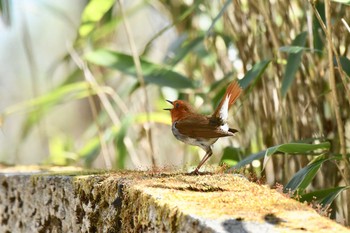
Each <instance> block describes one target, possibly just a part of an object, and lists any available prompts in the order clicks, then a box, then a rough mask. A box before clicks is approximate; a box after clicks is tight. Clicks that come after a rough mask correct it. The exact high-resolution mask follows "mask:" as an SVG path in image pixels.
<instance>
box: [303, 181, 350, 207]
mask: <svg viewBox="0 0 350 233" xmlns="http://www.w3.org/2000/svg"><path fill="white" fill-rule="evenodd" d="M349 188H350V186H339V187H335V188H329V189H321V190H316V191H314V192H310V193H306V194H303V195H300V199H299V201H300V202H305V201H306V202H313V201H316V202H317V203H319V204H321V205H322V206H323V207H327V206H329V205H330V204H332V202H333V201H334V200H335V198H336V197H337V196H338V195H339V194H340V193H341V192H343V191H344V190H347V189H349Z"/></svg>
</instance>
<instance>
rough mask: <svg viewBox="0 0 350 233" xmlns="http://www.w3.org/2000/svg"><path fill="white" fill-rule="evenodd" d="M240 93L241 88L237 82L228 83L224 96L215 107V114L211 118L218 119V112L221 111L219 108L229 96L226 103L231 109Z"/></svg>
mask: <svg viewBox="0 0 350 233" xmlns="http://www.w3.org/2000/svg"><path fill="white" fill-rule="evenodd" d="M241 93H242V88H241V87H240V86H239V84H238V82H237V81H233V82H231V83H230V85H229V86H228V87H227V89H226V92H225V95H224V96H223V97H222V99H221V101H220V103H219V105H218V106H217V107H216V109H215V112H214V113H213V115H212V116H213V117H217V118H218V117H219V112H220V109H221V106H222V105H223V103H224V101H225V99H226V96H228V95H230V99H229V102H228V108H230V107H231V105H232V104H234V103H235V102H236V100H237V99H238V97H239V96H240V95H241Z"/></svg>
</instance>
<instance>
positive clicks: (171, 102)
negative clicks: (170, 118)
mask: <svg viewBox="0 0 350 233" xmlns="http://www.w3.org/2000/svg"><path fill="white" fill-rule="evenodd" d="M166 101H167V102H169V103H170V104H173V101H170V100H166ZM171 109H172V108H164V109H163V110H168V111H170V110H171Z"/></svg>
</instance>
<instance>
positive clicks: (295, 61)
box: [281, 32, 307, 97]
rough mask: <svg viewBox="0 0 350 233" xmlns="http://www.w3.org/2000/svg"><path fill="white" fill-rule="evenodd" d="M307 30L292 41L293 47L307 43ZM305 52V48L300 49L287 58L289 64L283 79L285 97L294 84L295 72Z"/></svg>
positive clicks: (283, 95)
mask: <svg viewBox="0 0 350 233" xmlns="http://www.w3.org/2000/svg"><path fill="white" fill-rule="evenodd" d="M306 36H307V33H306V32H302V33H300V34H299V35H297V36H296V37H295V39H294V41H293V42H292V47H299V48H300V47H304V46H305V43H306ZM302 54H303V49H301V50H300V49H299V51H298V52H296V51H294V52H293V53H290V54H289V55H288V59H287V66H286V70H285V73H284V77H283V81H282V88H281V92H282V97H285V96H286V94H287V91H288V89H289V88H290V86H291V85H292V83H293V81H294V78H295V74H296V72H297V71H298V69H299V66H300V63H301V55H302Z"/></svg>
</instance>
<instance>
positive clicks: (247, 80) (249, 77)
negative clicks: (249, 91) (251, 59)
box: [238, 60, 271, 90]
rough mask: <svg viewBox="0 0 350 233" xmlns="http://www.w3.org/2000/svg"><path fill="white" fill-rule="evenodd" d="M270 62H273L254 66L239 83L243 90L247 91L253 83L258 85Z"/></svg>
mask: <svg viewBox="0 0 350 233" xmlns="http://www.w3.org/2000/svg"><path fill="white" fill-rule="evenodd" d="M270 62H271V60H264V61H261V62H259V63H257V64H254V66H253V67H252V68H251V69H250V70H249V71H248V72H247V73H246V74H245V75H244V78H243V79H241V80H239V82H238V83H239V85H240V86H241V87H242V89H243V90H244V89H246V88H247V87H248V85H249V84H251V83H252V82H253V83H256V82H257V80H258V79H259V78H260V77H261V75H262V74H263V73H264V71H265V69H266V68H267V66H268V65H269V64H270Z"/></svg>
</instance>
